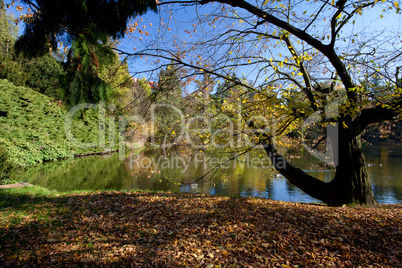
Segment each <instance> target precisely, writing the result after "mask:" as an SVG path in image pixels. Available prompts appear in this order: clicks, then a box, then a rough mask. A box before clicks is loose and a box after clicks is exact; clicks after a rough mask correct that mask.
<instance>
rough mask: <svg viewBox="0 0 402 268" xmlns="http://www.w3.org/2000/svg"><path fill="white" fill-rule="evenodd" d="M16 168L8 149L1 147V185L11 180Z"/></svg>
mask: <svg viewBox="0 0 402 268" xmlns="http://www.w3.org/2000/svg"><path fill="white" fill-rule="evenodd" d="M14 167H15V166H14V164H13V163H12V162H11V161H10V159H9V154H8V152H7V149H6V148H5V147H4V146H0V184H2V183H3V182H4V181H5V180H7V179H9V178H10V175H11V173H12V171H13V170H14Z"/></svg>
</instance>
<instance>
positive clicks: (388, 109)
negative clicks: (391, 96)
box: [353, 97, 402, 136]
mask: <svg viewBox="0 0 402 268" xmlns="http://www.w3.org/2000/svg"><path fill="white" fill-rule="evenodd" d="M401 114H402V97H400V98H399V99H396V100H394V101H392V102H390V103H388V104H386V105H384V104H382V105H378V106H376V107H373V108H368V109H363V110H361V111H359V112H358V114H357V116H356V117H355V118H354V120H353V126H354V130H355V136H357V135H359V134H360V133H361V132H362V131H363V130H364V129H365V128H366V127H367V126H369V125H371V124H374V123H378V122H381V121H385V120H394V119H395V118H396V117H398V116H401Z"/></svg>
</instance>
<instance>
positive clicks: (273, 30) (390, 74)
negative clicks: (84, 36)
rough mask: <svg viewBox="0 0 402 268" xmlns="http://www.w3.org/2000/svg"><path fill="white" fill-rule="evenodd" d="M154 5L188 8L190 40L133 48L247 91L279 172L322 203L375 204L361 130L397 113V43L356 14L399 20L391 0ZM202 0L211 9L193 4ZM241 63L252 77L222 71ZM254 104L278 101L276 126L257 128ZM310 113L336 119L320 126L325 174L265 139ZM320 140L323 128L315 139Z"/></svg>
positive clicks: (247, 115)
mask: <svg viewBox="0 0 402 268" xmlns="http://www.w3.org/2000/svg"><path fill="white" fill-rule="evenodd" d="M217 3H220V4H221V5H220V6H218V5H217ZM161 4H162V5H163V4H166V5H171V4H183V5H185V6H196V7H197V9H198V10H197V14H199V16H198V18H196V20H194V21H193V22H194V24H193V27H194V28H192V29H190V27H189V29H187V30H186V33H188V34H189V36H191V37H192V38H187V39H186V40H185V42H184V41H183V40H179V38H178V36H177V35H176V36H173V40H171V41H172V42H171V43H173V44H174V45H173V50H172V49H169V48H168V47H167V46H162V45H161V44H158V47H157V48H152V47H151V48H148V49H145V50H142V51H140V52H138V53H141V54H146V55H148V56H156V57H159V58H161V57H162V58H166V59H169V60H173V61H175V62H176V64H177V65H183V66H186V67H192V68H194V70H196V71H195V74H198V75H200V74H203V73H209V74H210V75H211V76H215V77H216V78H219V79H222V78H225V79H227V80H230V81H232V82H234V83H237V84H238V85H242V86H243V87H244V88H245V89H247V90H248V91H252V92H253V94H249V95H248V96H252V98H253V99H257V100H258V101H255V100H253V101H252V100H251V99H250V101H248V102H245V103H244V105H243V106H242V107H243V117H244V119H245V121H246V122H247V124H248V126H249V127H250V128H251V129H254V131H253V132H254V135H256V137H257V138H258V140H259V141H258V142H259V143H260V144H261V145H262V146H263V148H264V150H265V151H266V153H267V154H268V156H269V157H270V158H271V160H272V163H273V165H274V167H275V168H276V169H277V170H278V171H279V172H280V173H281V174H282V175H283V176H285V177H286V178H287V179H288V180H289V181H290V182H291V183H293V184H294V185H296V186H298V187H299V188H300V189H302V190H303V191H305V192H306V193H307V194H309V195H311V196H313V197H315V198H317V199H319V200H322V201H323V202H325V203H327V204H329V205H342V204H349V203H359V204H376V201H375V198H374V195H373V192H372V189H371V185H370V181H369V178H368V175H367V171H366V162H365V158H364V155H363V153H362V150H361V140H360V135H361V133H362V131H363V130H364V129H365V128H366V127H367V126H369V125H371V124H373V123H376V122H381V121H384V120H399V119H400V116H401V112H402V111H401V106H402V89H401V83H400V81H401V78H402V77H401V65H402V63H401V55H402V50H401V46H400V44H401V40H400V33H398V32H394V31H393V29H392V27H391V28H388V29H386V28H382V29H380V30H378V29H376V30H375V29H372V30H370V28H369V27H368V25H366V24H364V23H365V22H366V21H363V20H360V19H359V18H361V17H360V16H366V17H365V18H367V17H368V16H377V17H378V20H381V18H383V17H384V18H386V17H387V16H390V12H392V13H395V12H396V14H397V15H394V17H396V18H397V20H398V19H399V14H400V9H399V5H398V2H389V1H377V0H375V1H342V0H341V1H337V2H336V3H335V1H332V2H331V1H329V0H328V1H286V2H281V1H275V0H273V1H270V0H265V1H252V2H251V1H244V0H216V1H215V0H214V1H212V0H202V1H192V0H190V1H162V2H161ZM205 5H206V6H210V9H209V10H207V11H205V10H202V6H205ZM187 8H192V7H187ZM204 12H205V14H204ZM207 12H209V14H208V13H207ZM366 14H370V15H366ZM169 16H170V15H169ZM377 23H378V21H377ZM162 25H163V24H162ZM377 25H378V24H377ZM163 27H166V28H167V29H168V30H169V31H170V30H171V28H170V27H169V26H165V25H163ZM168 27H169V28H168ZM197 27H198V28H197ZM378 31H380V32H378ZM165 43H167V41H165ZM179 44H183V45H182V46H180V45H179ZM197 53H198V54H197ZM177 55H180V56H177ZM197 55H198V59H197ZM254 67H255V69H254V70H252V71H250V69H252V68H254ZM247 68H248V69H247ZM242 70H248V71H249V72H250V73H252V74H253V76H254V79H255V82H254V83H253V84H250V83H249V82H248V81H245V80H244V79H235V78H233V76H232V75H231V74H232V73H233V72H234V71H238V72H239V71H242ZM335 98H337V99H338V100H339V105H338V109H337V110H336V111H332V115H331V112H330V113H328V110H329V109H330V108H331V106H329V105H328V104H329V102H331V100H334V99H335ZM261 103H263V104H262V105H261ZM264 103H265V104H264ZM257 104H259V105H260V106H259V107H261V108H260V115H261V113H264V112H266V111H268V110H269V109H267V107H269V105H277V107H278V108H279V109H280V114H279V115H278V117H279V119H278V120H277V126H276V131H274V132H272V131H271V132H270V131H260V130H258V129H261V128H263V127H264V126H263V125H261V122H257V121H255V120H252V118H253V115H255V112H256V108H258V106H257ZM250 107H251V108H250ZM314 114H315V115H317V116H318V117H319V118H320V120H318V121H319V122H320V123H321V124H322V125H324V126H327V125H331V124H335V123H336V124H337V127H334V128H333V129H332V131H329V132H328V133H330V134H331V135H332V136H333V137H332V151H333V155H334V156H335V157H334V158H333V160H334V161H332V162H333V164H334V165H335V171H336V172H335V176H334V178H333V179H332V181H330V182H323V181H321V180H318V179H316V178H314V177H313V176H310V175H308V174H306V173H305V172H304V171H302V170H301V169H299V168H297V167H295V166H293V165H292V164H291V163H290V162H289V161H288V160H287V159H285V158H284V157H283V156H282V155H280V154H279V153H278V151H277V148H276V146H275V143H274V138H275V136H276V135H277V134H278V133H283V132H284V130H285V129H286V128H287V127H288V126H290V125H291V124H292V123H294V122H295V121H297V120H299V119H308V118H310V119H308V120H310V121H311V122H314V121H317V120H316V119H311V118H312V117H313V115H314ZM334 114H335V115H334ZM262 115H264V114H262ZM265 116H270V114H268V113H267V114H265ZM308 122H309V121H306V123H308ZM337 137H338V138H337ZM323 140H325V136H324V137H321V138H319V141H323Z"/></svg>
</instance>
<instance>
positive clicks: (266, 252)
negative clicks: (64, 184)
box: [0, 190, 402, 267]
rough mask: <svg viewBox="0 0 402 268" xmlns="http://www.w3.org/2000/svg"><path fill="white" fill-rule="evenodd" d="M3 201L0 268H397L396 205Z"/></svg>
mask: <svg viewBox="0 0 402 268" xmlns="http://www.w3.org/2000/svg"><path fill="white" fill-rule="evenodd" d="M2 191H6V190H2ZM5 193H7V192H2V194H1V197H2V200H0V209H1V210H0V249H1V251H0V266H10V267H16V266H63V267H66V266H72V267H76V266H88V267H91V266H106V267H109V266H113V265H115V266H123V267H125V266H132V267H186V266H188V267H368V266H372V267H402V242H401V241H402V224H401V208H402V205H401V204H398V205H381V206H379V207H375V208H363V207H343V208H335V207H327V206H324V205H315V204H300V203H288V202H279V201H272V200H268V199H259V198H245V197H222V196H209V195H195V194H174V193H166V192H163V193H161V192H158V193H151V192H114V191H110V192H92V193H73V194H48V195H45V196H43V195H42V196H38V195H35V194H25V195H10V194H5Z"/></svg>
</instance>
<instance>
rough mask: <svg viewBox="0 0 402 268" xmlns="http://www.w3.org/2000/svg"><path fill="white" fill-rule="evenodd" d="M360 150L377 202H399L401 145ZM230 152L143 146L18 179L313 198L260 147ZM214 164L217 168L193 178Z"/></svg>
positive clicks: (297, 159) (325, 174) (325, 175)
mask: <svg viewBox="0 0 402 268" xmlns="http://www.w3.org/2000/svg"><path fill="white" fill-rule="evenodd" d="M364 152H365V155H366V160H367V163H368V167H367V168H368V173H369V176H370V179H371V182H372V186H373V190H374V194H375V196H376V198H377V201H378V202H379V203H383V204H384V203H391V204H392V203H401V202H402V146H371V147H366V148H364ZM231 156H232V155H231V154H219V155H216V154H206V153H200V152H198V153H194V152H192V151H190V150H189V149H177V150H176V151H174V152H171V153H169V154H166V155H161V154H160V153H159V152H158V151H145V152H141V153H139V154H131V155H127V156H125V157H124V158H123V160H119V155H118V154H113V155H107V156H93V157H86V158H76V159H68V160H64V161H58V162H52V163H46V164H43V165H38V166H36V167H33V168H29V169H27V170H26V171H24V172H22V174H21V180H24V181H28V182H30V183H33V184H36V185H40V186H43V187H46V188H49V189H56V190H60V191H68V190H89V189H99V190H101V189H116V190H121V189H143V190H164V191H173V192H192V193H209V194H219V195H241V196H258V197H264V198H270V199H274V200H281V201H292V202H318V200H316V199H314V198H312V197H310V196H308V195H307V194H305V193H303V192H302V191H301V190H299V189H298V188H297V187H295V186H293V185H291V184H290V183H288V182H287V180H286V179H284V178H283V177H282V176H280V175H279V174H277V173H275V172H274V171H273V170H272V169H271V168H270V164H269V161H268V160H267V158H266V156H265V155H264V154H263V153H262V152H259V151H255V152H253V153H248V154H246V155H245V156H242V157H240V158H238V159H237V160H232V161H229V162H226V161H227V160H228V159H229V158H230V157H231ZM287 156H288V158H290V160H291V162H292V163H294V164H295V165H297V166H299V167H301V168H302V169H304V170H306V171H307V170H308V172H309V173H310V174H311V175H313V176H315V177H317V178H319V179H321V180H324V181H329V180H331V178H332V176H333V175H334V172H333V170H325V169H324V170H323V165H322V164H320V162H319V161H318V160H316V159H315V158H314V157H311V156H310V155H309V154H308V153H307V152H304V151H301V150H294V151H288V152H287ZM218 164H221V167H220V168H217V169H213V170H212V171H211V172H210V173H209V174H208V175H207V176H205V177H204V178H202V179H199V178H200V177H201V176H202V175H203V174H205V173H207V172H208V171H210V170H211V167H215V166H217V165H218ZM197 179H199V180H198V181H196V180H197Z"/></svg>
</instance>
